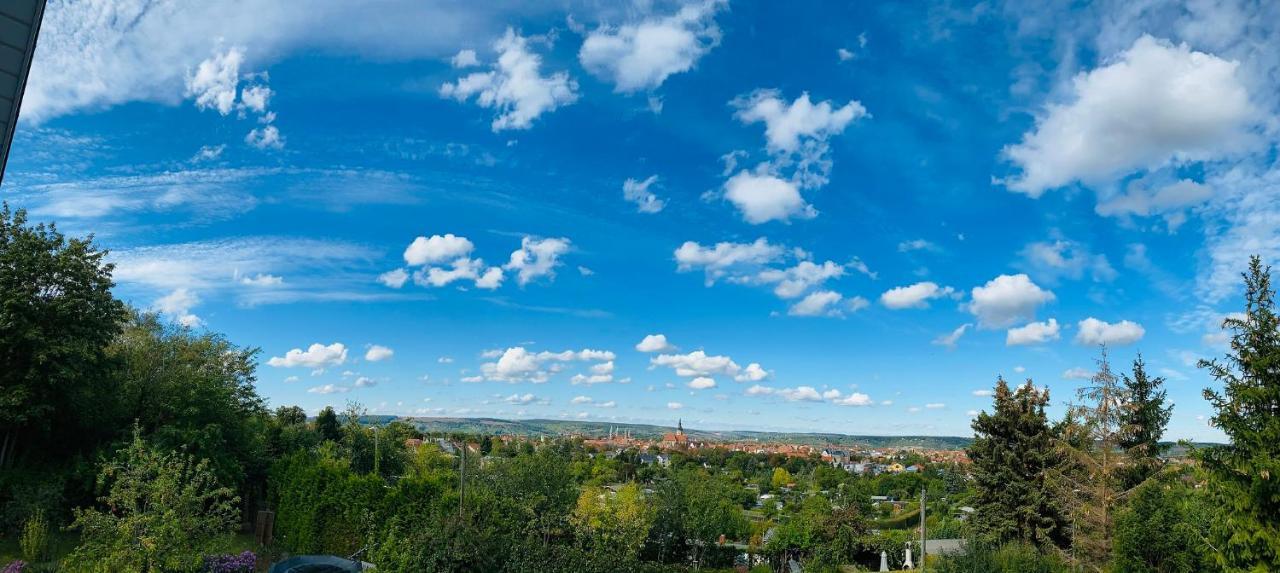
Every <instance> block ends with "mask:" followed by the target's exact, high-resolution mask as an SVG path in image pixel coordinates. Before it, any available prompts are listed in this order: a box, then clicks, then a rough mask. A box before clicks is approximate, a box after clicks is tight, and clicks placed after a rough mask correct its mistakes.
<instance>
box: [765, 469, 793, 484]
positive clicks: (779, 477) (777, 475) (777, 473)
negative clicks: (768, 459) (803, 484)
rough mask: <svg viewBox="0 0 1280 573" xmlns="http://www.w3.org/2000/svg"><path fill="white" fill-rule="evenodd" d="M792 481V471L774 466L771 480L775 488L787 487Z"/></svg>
mask: <svg viewBox="0 0 1280 573" xmlns="http://www.w3.org/2000/svg"><path fill="white" fill-rule="evenodd" d="M791 482H792V479H791V472H789V471H787V468H773V478H772V479H771V480H770V485H772V486H773V488H774V489H777V488H780V487H786V486H787V484H790V483H791Z"/></svg>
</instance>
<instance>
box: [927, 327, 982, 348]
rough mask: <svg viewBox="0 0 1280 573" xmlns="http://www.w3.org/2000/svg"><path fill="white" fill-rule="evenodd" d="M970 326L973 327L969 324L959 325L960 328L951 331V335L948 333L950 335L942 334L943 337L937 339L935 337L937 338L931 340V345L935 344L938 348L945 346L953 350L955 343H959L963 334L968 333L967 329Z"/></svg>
mask: <svg viewBox="0 0 1280 573" xmlns="http://www.w3.org/2000/svg"><path fill="white" fill-rule="evenodd" d="M972 326H973V325H972V324H969V323H965V324H961V325H960V326H958V327H956V329H955V330H953V331H951V333H950V334H944V335H942V336H939V337H937V338H935V339H933V343H934V344H937V345H938V346H945V347H947V348H955V347H956V343H957V342H960V337H961V336H964V333H965V332H968V331H969V328H970V327H972Z"/></svg>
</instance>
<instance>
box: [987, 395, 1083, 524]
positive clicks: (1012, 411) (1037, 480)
mask: <svg viewBox="0 0 1280 573" xmlns="http://www.w3.org/2000/svg"><path fill="white" fill-rule="evenodd" d="M993 400H994V409H993V411H992V412H991V413H987V412H985V411H984V412H982V413H981V414H979V415H978V417H977V418H975V419H974V421H973V431H974V434H975V435H974V439H973V443H972V444H971V445H970V446H969V449H968V455H969V459H970V460H972V462H973V464H972V472H973V477H974V489H975V490H976V495H975V497H974V505H975V509H977V512H976V515H974V518H973V527H974V532H975V533H976V534H977V535H978V536H979V537H980V538H983V539H985V540H987V541H994V542H1005V541H1023V542H1027V543H1031V544H1034V545H1037V546H1047V545H1050V544H1058V545H1062V544H1064V543H1065V541H1066V537H1067V531H1066V518H1065V516H1064V513H1063V510H1062V507H1061V506H1060V504H1059V501H1058V499H1057V497H1056V496H1055V492H1054V487H1053V482H1052V480H1051V478H1050V473H1051V472H1052V471H1053V470H1054V469H1055V468H1057V467H1059V466H1060V465H1061V463H1062V459H1061V454H1060V453H1059V451H1058V449H1057V448H1055V447H1054V436H1053V433H1052V431H1051V430H1050V428H1049V423H1048V419H1047V418H1046V416H1045V405H1046V404H1048V402H1049V391H1048V390H1047V389H1046V390H1043V391H1041V390H1038V389H1037V388H1036V387H1035V386H1034V385H1033V384H1032V382H1031V381H1030V380H1027V383H1026V384H1024V385H1022V386H1020V387H1019V388H1018V389H1017V390H1016V391H1010V390H1009V385H1008V384H1007V383H1006V382H1005V381H1004V379H1003V378H1000V379H997V380H996V387H995V396H994V398H993Z"/></svg>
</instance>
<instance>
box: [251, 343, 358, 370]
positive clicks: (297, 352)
mask: <svg viewBox="0 0 1280 573" xmlns="http://www.w3.org/2000/svg"><path fill="white" fill-rule="evenodd" d="M346 361H347V347H346V345H344V344H342V343H341V342H335V343H333V344H330V345H328V346H326V345H324V344H320V343H318V342H317V343H315V344H312V345H311V346H309V347H307V349H306V350H302V349H301V348H294V349H293V350H290V351H288V352H286V353H285V354H284V356H283V357H280V356H273V357H271V359H270V360H268V361H267V364H268V365H271V366H275V367H277V368H298V367H301V368H313V369H319V368H327V367H330V366H337V365H339V364H342V363H344V362H346Z"/></svg>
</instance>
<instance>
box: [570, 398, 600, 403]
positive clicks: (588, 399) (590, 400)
mask: <svg viewBox="0 0 1280 573" xmlns="http://www.w3.org/2000/svg"><path fill="white" fill-rule="evenodd" d="M569 402H571V403H573V404H590V403H592V402H595V399H593V398H591V397H590V396H575V397H574V398H573V399H572V400H570V401H569Z"/></svg>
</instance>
